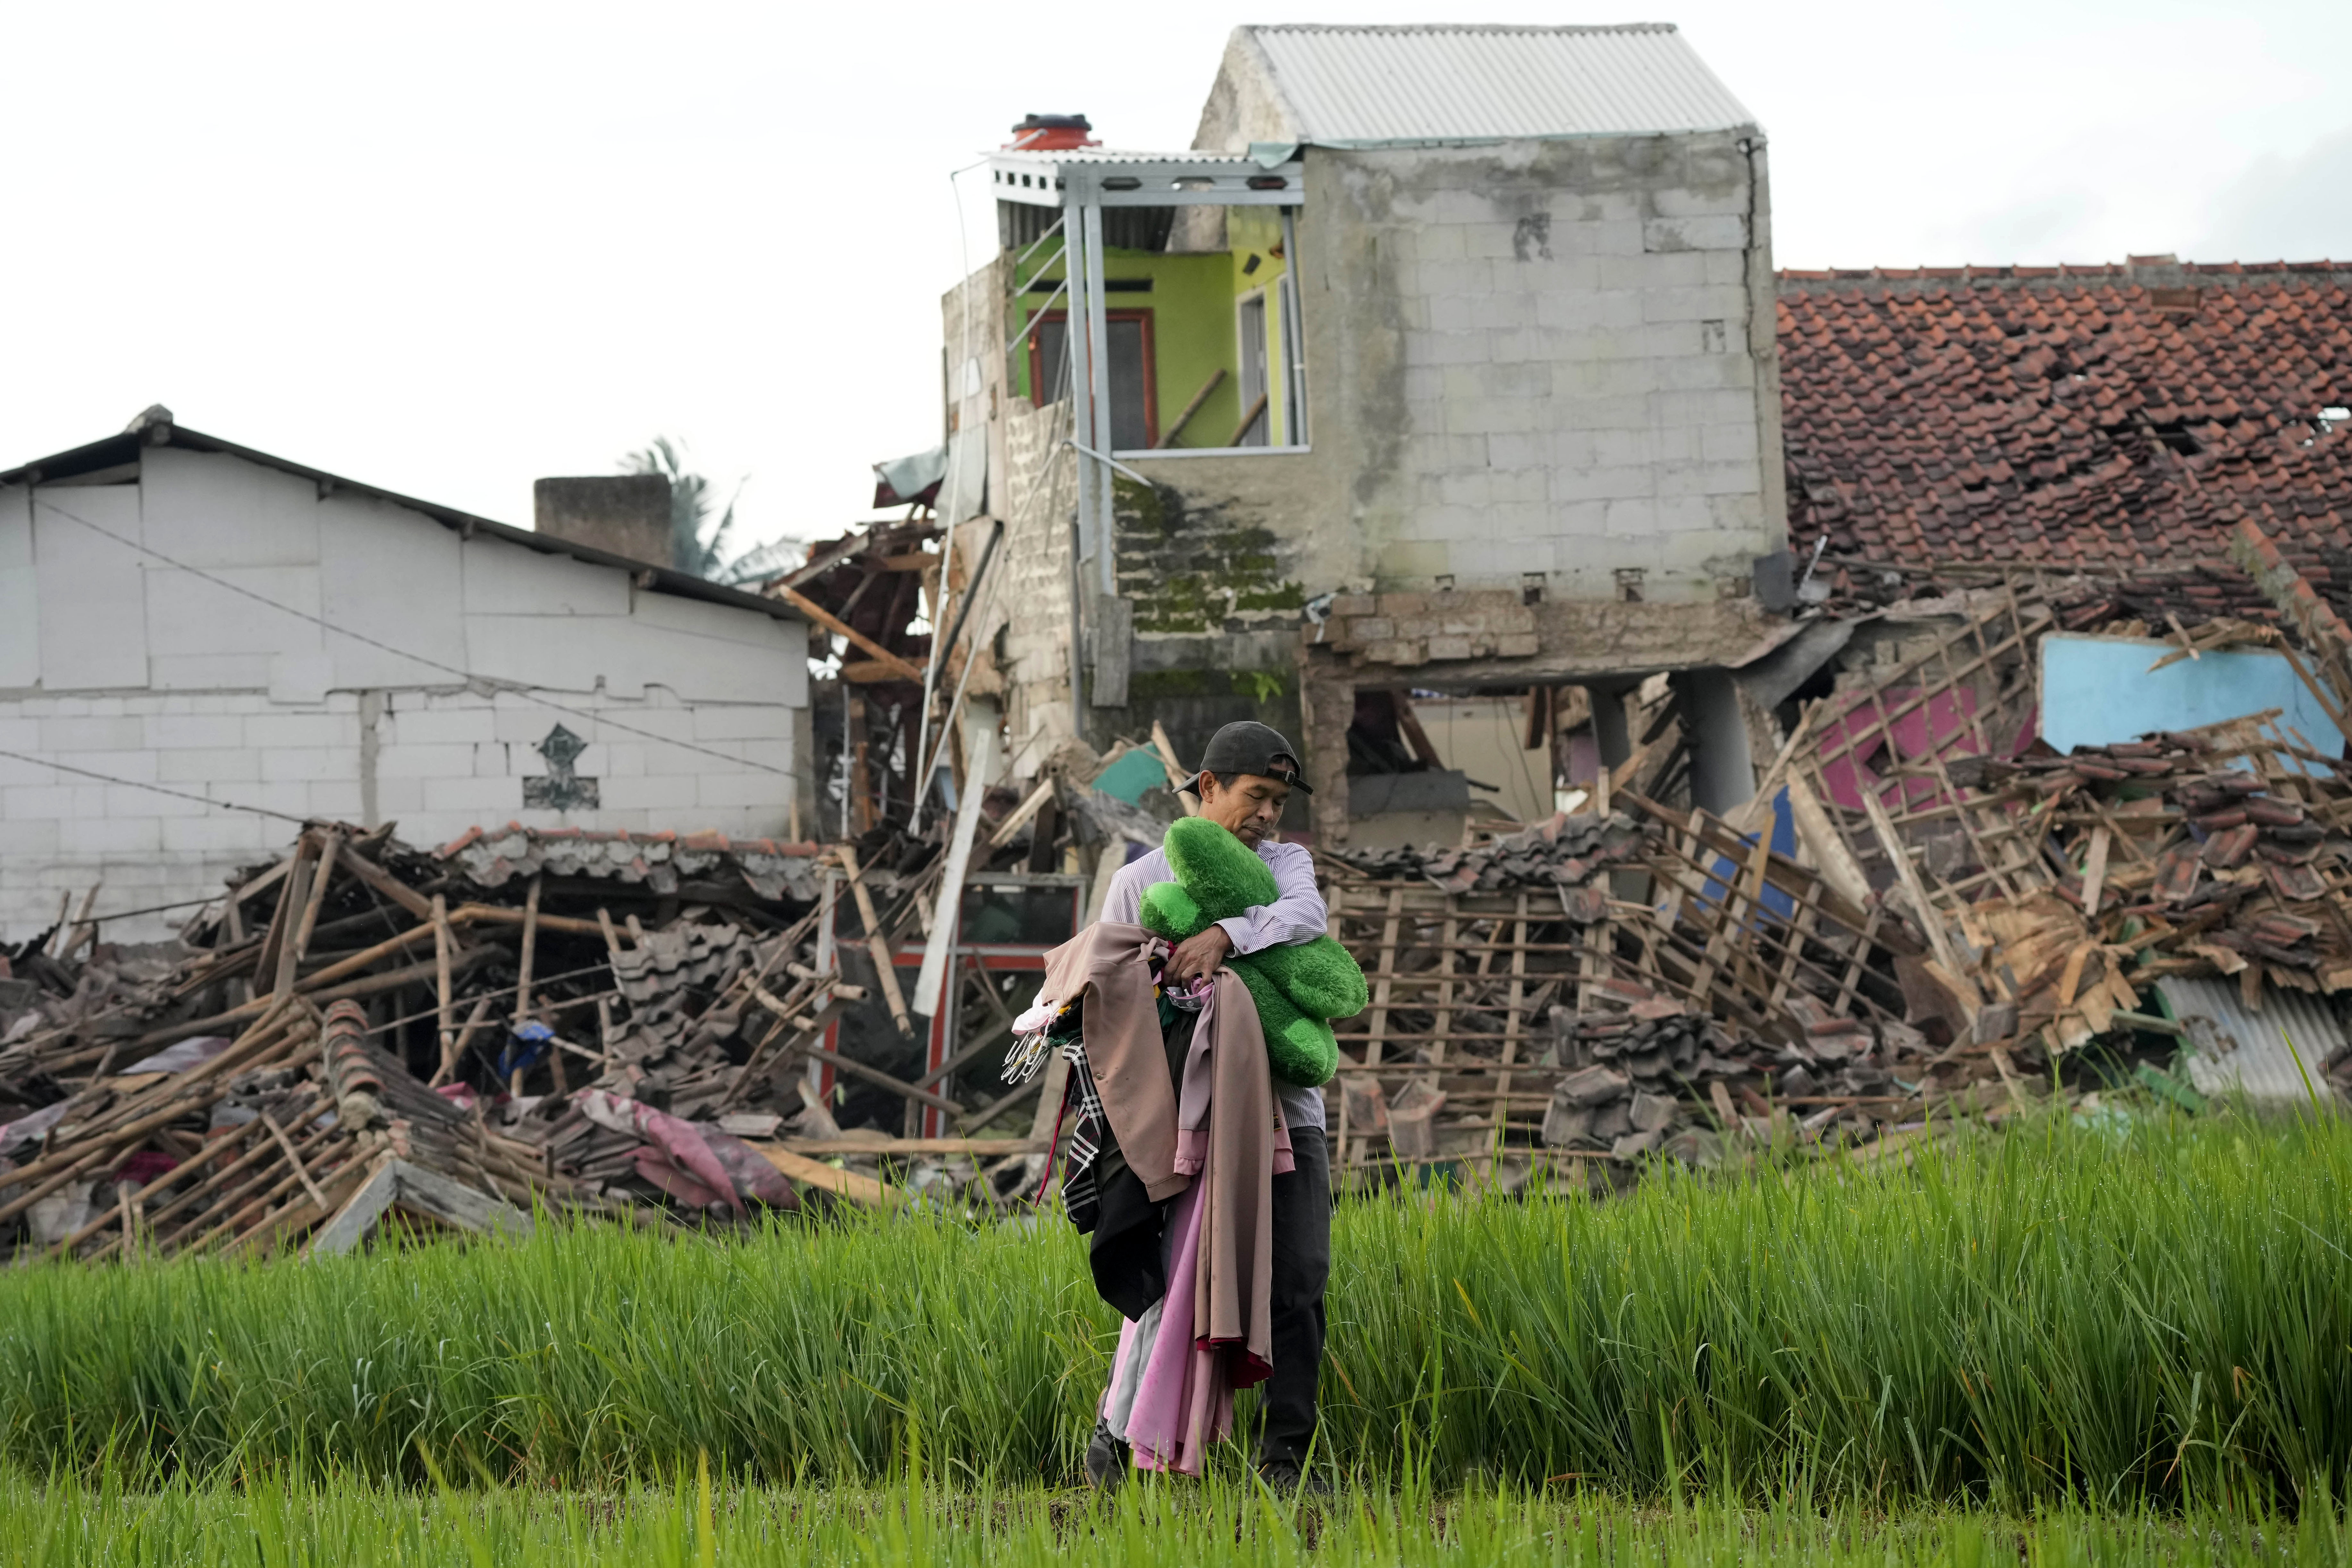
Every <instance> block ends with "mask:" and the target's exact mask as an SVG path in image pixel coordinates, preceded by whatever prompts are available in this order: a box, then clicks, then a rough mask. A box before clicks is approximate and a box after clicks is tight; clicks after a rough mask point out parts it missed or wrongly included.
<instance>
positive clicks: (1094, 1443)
mask: <svg viewBox="0 0 2352 1568" xmlns="http://www.w3.org/2000/svg"><path fill="white" fill-rule="evenodd" d="M1129 1453H1130V1451H1129V1448H1128V1446H1127V1445H1126V1444H1124V1443H1122V1442H1120V1441H1119V1440H1118V1438H1117V1437H1115V1436H1112V1435H1111V1429H1110V1423H1109V1422H1108V1421H1097V1422H1096V1423H1095V1435H1094V1436H1091V1437H1089V1438H1087V1458H1086V1471H1087V1485H1088V1486H1090V1487H1092V1488H1093V1489H1095V1490H1097V1491H1098V1492H1115V1491H1117V1490H1118V1489H1119V1488H1120V1487H1121V1486H1123V1485H1125V1484H1126V1482H1127V1472H1128V1468H1129V1464H1130V1463H1131V1460H1130V1457H1129Z"/></svg>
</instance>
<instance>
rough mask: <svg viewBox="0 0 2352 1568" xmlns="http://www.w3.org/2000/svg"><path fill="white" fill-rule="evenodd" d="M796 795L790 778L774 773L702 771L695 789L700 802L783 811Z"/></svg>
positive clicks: (697, 802)
mask: <svg viewBox="0 0 2352 1568" xmlns="http://www.w3.org/2000/svg"><path fill="white" fill-rule="evenodd" d="M791 799H793V781H791V778H776V775H774V773H703V778H701V785H698V790H696V804H701V806H767V809H774V811H781V809H785V806H788V804H791Z"/></svg>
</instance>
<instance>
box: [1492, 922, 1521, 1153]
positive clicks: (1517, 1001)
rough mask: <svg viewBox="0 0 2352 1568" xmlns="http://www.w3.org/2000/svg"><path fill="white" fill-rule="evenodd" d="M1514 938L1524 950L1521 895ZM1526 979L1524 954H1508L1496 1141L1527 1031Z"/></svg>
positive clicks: (1496, 1107)
mask: <svg viewBox="0 0 2352 1568" xmlns="http://www.w3.org/2000/svg"><path fill="white" fill-rule="evenodd" d="M1518 938H1519V942H1520V944H1521V945H1522V946H1524V945H1525V943H1526V942H1527V940H1528V896H1527V895H1526V894H1525V893H1521V894H1520V895H1519V918H1518ZM1527 978H1528V955H1527V954H1526V952H1514V953H1513V954H1511V988H1510V998H1509V1001H1508V1003H1507V1012H1506V1014H1505V1021H1504V1025H1503V1067H1504V1068H1505V1069H1506V1070H1505V1071H1504V1073H1503V1076H1502V1077H1501V1078H1499V1079H1496V1081H1495V1093H1496V1096H1497V1099H1496V1104H1495V1120H1494V1127H1493V1131H1494V1136H1495V1137H1496V1140H1497V1141H1499V1140H1500V1139H1501V1138H1502V1136H1503V1107H1504V1102H1503V1100H1502V1099H1501V1098H1500V1097H1502V1096H1507V1095H1508V1094H1509V1093H1510V1092H1511V1075H1510V1072H1509V1070H1508V1069H1509V1068H1510V1066H1511V1064H1512V1063H1513V1062H1516V1061H1517V1060H1518V1056H1519V1040H1520V1037H1522V1035H1523V1034H1524V1033H1525V1031H1526V1027H1527V1020H1526V1018H1525V1017H1524V1016H1522V1014H1521V1012H1520V1006H1521V1005H1522V1004H1523V1003H1525V1001H1526V1000H1527Z"/></svg>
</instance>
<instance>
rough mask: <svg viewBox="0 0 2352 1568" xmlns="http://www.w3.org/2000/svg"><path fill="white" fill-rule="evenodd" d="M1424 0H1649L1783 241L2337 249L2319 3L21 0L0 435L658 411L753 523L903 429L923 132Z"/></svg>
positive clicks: (369, 436)
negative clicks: (1758, 155)
mask: <svg viewBox="0 0 2352 1568" xmlns="http://www.w3.org/2000/svg"><path fill="white" fill-rule="evenodd" d="M1427 20H1454V21H1466V20H1478V21H1495V22H1541V23H1563V22H1622V21H1672V22H1677V23H1679V24H1681V25H1682V26H1683V28H1684V30H1685V33H1686V34H1687V36H1688V37H1689V38H1690V40H1691V41H1692V43H1693V44H1694V45H1696V47H1697V48H1698V50H1699V52H1700V53H1701V54H1702V55H1703V56H1704V57H1705V58H1706V59H1707V61H1708V62H1709V63H1710V64H1711V65H1712V66H1713V67H1714V68H1715V69H1716V71H1717V74H1718V75H1720V76H1721V77H1722V78H1723V79H1724V80H1725V81H1726V82H1727V83H1728V84H1729V86H1730V88H1731V89H1732V90H1733V91H1734V92H1735V93H1737V94H1738V96H1739V97H1740V98H1741V99H1742V100H1744V101H1745V102H1746V103H1747V104H1748V107H1749V109H1751V110H1753V111H1754V112H1755V113H1756V114H1757V116H1758V117H1759V119H1760V120H1761V121H1762V122H1763V124H1764V126H1765V129H1766V131H1767V132H1768V134H1769V137H1770V141H1771V149H1772V151H1771V158H1772V178H1773V184H1774V190H1773V200H1774V206H1775V209H1776V210H1775V214H1774V229H1773V241H1774V246H1775V248H1776V251H1777V254H1778V259H1779V261H1780V264H1781V265H1783V266H1796V267H1818V266H1867V265H1873V264H1878V265H1890V266H1903V265H1914V264H1917V263H1922V262H1925V263H1934V264H1950V263H1958V262H1964V261H1965V262H1978V263H2000V262H2012V261H2025V262H2051V261H2062V260H2063V261H2099V260H2111V259H2120V258H2122V257H2123V256H2124V255H2126V253H2128V252H2153V251H2174V252H2177V253H2179V255H2181V256H2182V257H2183V258H2187V259H2192V260H2221V259H2242V260H2253V259H2271V258H2280V257H2285V258H2293V259H2308V258H2321V257H2328V256H2333V257H2336V258H2352V47H2347V44H2346V36H2345V34H2344V32H2343V30H2342V27H2341V25H2340V13H2339V11H2338V10H2337V8H2336V7H2332V6H2328V5H2316V6H2315V5H2309V4H2279V3H2272V0H2259V3H2258V0H2235V3H2233V4H2206V3H2197V4H2190V3H2178V4H2166V3H2164V0H2134V3H2131V4H2091V3H2075V0H2027V3H2018V0H1968V3H1966V4H1943V3H1934V0H1927V3H1921V0H1913V3H1911V4H1906V5H1888V4H1885V0H1872V3H1869V4H1836V5H1822V4H1808V3H1806V0H1791V3H1788V4H1778V5H1771V4H1760V3H1759V0H1737V3H1729V0H1681V3H1665V4H1649V3H1643V4H1640V5H1614V4H1612V5H1598V6H1595V5H1565V6H1563V5H1540V6H1539V5H1524V4H1512V3H1507V0H1494V3H1489V4H1486V5H1477V6H1472V7H1470V8H1468V9H1467V10H1465V9H1464V8H1463V7H1461V6H1460V5H1458V3H1457V4H1451V5H1443V6H1440V5H1429V4H1427V3H1425V0H1423V3H1417V4H1399V3H1391V0H1355V3H1353V4H1349V5H1290V6H1286V7H1283V8H1281V9H1280V10H1278V11H1276V10H1260V9H1257V8H1255V7H1254V8H1251V9H1248V10H1234V11H1231V12H1226V13H1219V12H1217V11H1215V10H1214V9H1213V8H1202V7H1199V6H1192V7H1179V8H1177V9H1175V10H1172V11H1171V10H1170V9H1168V8H1167V7H1164V6H1153V7H1145V6H1136V5H1082V6H1074V7H1060V6H1045V7H1035V6H1031V7H1022V6H1013V7H1003V6H975V5H954V6H947V5H893V4H887V3H885V4H879V5H826V6H822V7H820V6H816V5H800V6H776V5H705V4H688V3H679V0H671V3H670V4H667V5H628V6H625V7H624V6H614V5H599V4H593V3H582V0H568V3H566V4H563V5H531V6H525V5H507V4H500V3H499V0H468V3H467V4H465V5H443V4H436V3H418V0H412V3H410V4H406V5H398V6H365V7H362V6H344V5H318V4H316V3H311V4H305V5H288V6H282V7H281V6H266V5H248V4H242V3H239V0H221V3H218V4H215V5H205V6H191V5H144V4H114V5H73V4H66V3H62V0H50V3H48V4H38V5H37V4H26V3H23V0H19V3H18V4H16V5H10V6H8V7H7V8H6V9H5V11H0V58H5V59H6V60H7V61H9V62H10V63H9V65H8V68H7V69H6V71H5V80H6V85H5V88H0V189H5V191H6V192H7V193H8V196H9V201H8V206H9V216H8V217H7V218H6V219H5V220H0V233H5V237H6V238H5V245H0V309H5V311H6V321H5V332H0V366H5V371H6V374H0V466H13V465H14V464H16V463H19V462H23V461H26V460H28V459H31V458H37V457H40V456H44V455H46V454H47V453H50V452H54V451H58V450H60V449H62V448H65V447H72V446H78V445H79V444H81V443H83V442H85V441H89V440H93V439H96V438H98V437H101V436H104V435H106V434H108V433H110V432H111V431H114V430H116V429H119V428H120V427H121V426H122V424H123V423H124V421H126V420H127V419H129V418H130V417H131V416H132V415H133V414H134V413H136V412H137V411H138V410H140V409H141V408H142V407H144V406H145V405H148V404H150V403H156V402H161V403H164V404H167V405H170V406H171V407H172V408H173V411H174V412H175V413H176V414H177V415H178V416H179V418H180V419H181V421H182V422H183V423H184V424H186V425H189V426H193V427H194V428H196V429H200V430H204V431H206V432H208V433H210V434H213V435H216V436H219V437H225V438H226V439H229V440H232V441H236V442H240V443H243V444H245V445H247V446H251V447H259V448H261V449H263V450H265V451H270V452H275V453H278V454H279V455H281V456H284V457H287V458H293V459H295V460H296V461H299V462H303V463H307V464H310V465H312V466H315V467H318V468H326V469H329V470H331V471H334V472H338V473H342V474H346V475H348V476H350V477H352V478H353V479H361V480H364V481H366V482H368V483H371V484H376V485H381V486H383V487H385V488H387V489H394V490H398V491H402V492H404V493H407V494H411V495H415V496H421V497H424V498H426V499H429V500H437V501H441V502H444V503H446V504H448V505H452V506H457V507H463V508H466V509H467V510H472V511H475V512H478V513H480V514H483V515H485V516H488V517H492V518H497V519H500V520H503V521H512V522H517V523H528V521H530V482H531V480H532V479H533V478H535V477H537V476H540V475H546V474H583V473H604V472H608V471H611V469H612V468H613V467H614V463H615V461H616V459H617V458H619V457H620V455H621V454H622V453H623V452H624V451H625V450H626V449H628V448H630V447H635V446H641V445H643V444H644V443H645V442H646V440H647V439H648V438H649V437H653V436H655V435H656V434H668V435H671V436H674V437H678V438H680V439H682V440H683V441H685V442H686V443H687V444H688V448H689V451H690V453H691V454H692V456H693V457H694V458H695V459H696V460H697V462H698V466H699V467H700V468H702V469H703V470H704V471H706V472H708V473H709V474H710V475H711V476H712V478H713V479H716V480H717V481H718V482H719V484H720V485H721V486H722V487H725V486H729V485H731V484H732V483H733V482H734V481H735V480H736V479H740V478H743V477H745V476H748V477H749V480H750V483H749V487H748V488H747V489H745V491H744V493H743V507H742V513H743V519H744V523H745V532H746V534H747V536H748V537H747V540H746V542H749V540H750V539H757V538H767V537H772V536H776V535H780V534H782V535H791V536H795V537H800V538H810V537H820V536H824V535H826V534H830V533H835V532H838V531H840V530H841V528H842V526H843V525H844V524H845V522H846V521H849V520H851V519H854V518H856V517H858V516H861V515H863V514H864V511H865V503H866V500H868V499H869V498H870V494H871V486H872V476H871V474H870V473H869V472H868V469H867V465H868V464H869V463H871V462H874V461H876V460H878V459H881V458H891V457H896V456H899V455H901V454H903V453H906V452H909V451H913V450H917V449H919V448H921V447H928V446H930V445H932V444H934V443H935V442H936V441H937V440H938V439H939V431H940V413H939V390H940V388H939V383H940V353H939V325H938V323H939V310H938V299H939V296H940V292H941V291H942V290H944V289H947V288H949V287H950V286H951V285H952V283H953V281H954V279H955V278H956V277H957V276H958V275H959V272H960V270H961V268H960V263H959V248H958V247H959V239H958V232H957V227H958V226H957V218H956V214H957V207H956V204H955V202H954V201H953V199H952V198H951V196H950V184H949V179H948V176H949V173H950V170H952V169H954V168H955V167H957V166H958V165H960V164H962V163H969V162H970V161H971V159H972V157H973V156H974V155H975V154H976V153H978V152H980V151H981V150H983V149H985V148H988V147H991V146H993V145H996V144H997V143H998V142H1002V141H1003V135H1004V132H1005V129H1006V127H1008V126H1009V125H1011V123H1012V122H1013V121H1014V120H1016V119H1017V118H1019V117H1020V115H1021V114H1023V113H1024V111H1027V110H1045V111H1069V110H1076V111H1083V112H1085V113H1087V114H1090V115H1091V116H1093V118H1094V121H1095V124H1096V126H1097V133H1098V134H1099V135H1101V136H1102V137H1103V138H1104V139H1105V140H1106V141H1108V142H1111V143H1112V144H1114V145H1119V146H1128V147H1144V146H1171V147H1181V146H1183V145H1185V144H1187V143H1188V142H1190V141H1191V138H1192V129H1193V125H1194V123H1195V121H1196V118H1197V116H1198V113H1199V110H1200V104H1201V100H1202V97H1203V96H1204V95H1205V94H1206V92H1207V90H1208V87H1209V84H1210V81H1211V80H1212V79H1213V76H1214V74H1215V70H1216V66H1217V60H1218V58H1219V55H1220V53H1221V52H1222V50H1223V44H1224V38H1225V35H1226V33H1227V31H1228V30H1229V29H1230V28H1231V27H1232V26H1234V24H1236V23H1240V22H1244V21H1323V22H1342V21H1357V22H1413V21H1427ZM968 243H969V245H970V246H971V255H972V257H973V259H974V260H978V259H979V258H982V256H983V255H984V254H985V250H986V247H988V246H989V245H990V244H991V243H992V232H991V228H990V226H989V225H988V223H987V220H986V218H985V216H984V215H983V216H981V217H980V219H979V220H978V221H977V222H975V223H973V224H972V225H971V231H970V233H969V237H968Z"/></svg>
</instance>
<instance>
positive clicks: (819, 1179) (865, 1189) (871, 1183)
mask: <svg viewBox="0 0 2352 1568" xmlns="http://www.w3.org/2000/svg"><path fill="white" fill-rule="evenodd" d="M751 1150H752V1152H754V1153H756V1154H758V1155H759V1156H760V1158H761V1159H762V1160H765V1161H766V1162H768V1163H769V1164H771V1165H773V1166H774V1167H775V1168H776V1170H777V1173H779V1174H781V1175H785V1176H789V1177H791V1178H792V1179H793V1181H795V1182H801V1183H804V1184H807V1185H809V1186H812V1187H823V1188H824V1190H825V1191H826V1192H829V1193H832V1194H835V1195H836V1196H839V1197H845V1198H847V1199H849V1200H850V1202H852V1203H859V1204H864V1205H866V1206H867V1207H868V1208H883V1207H887V1206H889V1205H895V1204H900V1203H904V1202H905V1201H906V1199H905V1197H904V1196H903V1195H901V1194H899V1193H898V1190H897V1189H896V1188H893V1187H886V1186H884V1185H883V1184H881V1183H879V1182H877V1181H876V1180H875V1179H874V1178H873V1177H871V1176H861V1175H859V1174H858V1173H856V1172H855V1171H836V1170H835V1169H834V1168H833V1167H832V1166H831V1165H822V1164H819V1163H817V1162H816V1161H814V1160H812V1159H809V1158H808V1157H807V1156H805V1155H803V1154H795V1153H793V1152H792V1151H791V1150H789V1149H786V1148H784V1147H783V1146H782V1145H781V1144H776V1143H753V1144H751Z"/></svg>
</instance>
